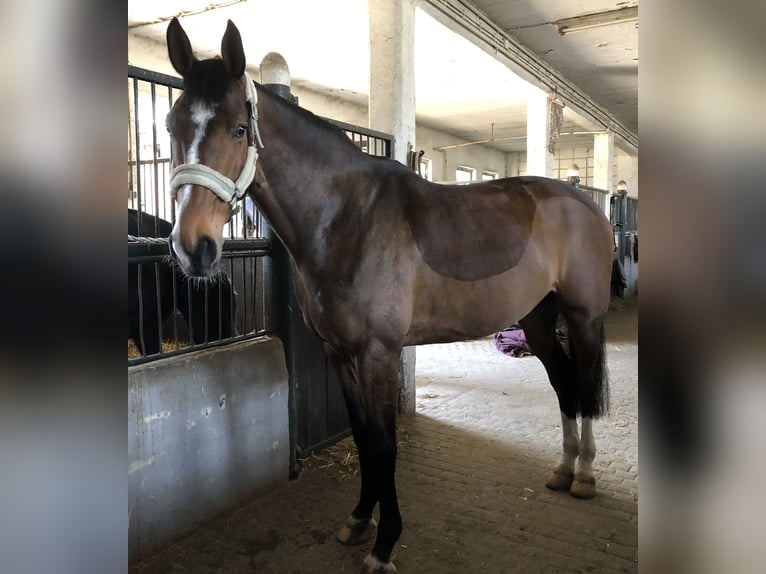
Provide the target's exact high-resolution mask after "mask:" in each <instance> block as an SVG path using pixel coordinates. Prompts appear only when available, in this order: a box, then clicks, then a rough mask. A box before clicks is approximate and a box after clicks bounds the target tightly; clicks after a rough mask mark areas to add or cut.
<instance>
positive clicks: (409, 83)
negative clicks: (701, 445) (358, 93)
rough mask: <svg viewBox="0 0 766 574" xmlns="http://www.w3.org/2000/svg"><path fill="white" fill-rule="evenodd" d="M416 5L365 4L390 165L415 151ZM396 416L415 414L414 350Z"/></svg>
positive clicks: (374, 103)
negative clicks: (391, 145)
mask: <svg viewBox="0 0 766 574" xmlns="http://www.w3.org/2000/svg"><path fill="white" fill-rule="evenodd" d="M415 1H416V0H368V2H367V6H368V12H369V18H370V100H369V109H370V128H371V129H374V130H378V131H381V132H386V133H390V134H393V136H394V159H396V160H397V161H400V162H401V163H403V164H405V165H406V164H407V150H408V149H409V144H412V145H413V146H414V145H415ZM399 412H400V413H414V412H415V347H405V349H404V351H403V352H402V358H401V363H400V369H399Z"/></svg>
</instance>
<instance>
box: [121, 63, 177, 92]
mask: <svg viewBox="0 0 766 574" xmlns="http://www.w3.org/2000/svg"><path fill="white" fill-rule="evenodd" d="M128 77H129V78H138V79H139V80H144V81H145V82H156V83H157V84H162V85H164V86H172V87H174V88H177V89H179V90H183V88H184V82H183V80H182V79H181V78H178V77H176V76H169V75H167V74H161V73H160V72H154V71H152V70H146V69H144V68H139V67H137V66H131V65H128Z"/></svg>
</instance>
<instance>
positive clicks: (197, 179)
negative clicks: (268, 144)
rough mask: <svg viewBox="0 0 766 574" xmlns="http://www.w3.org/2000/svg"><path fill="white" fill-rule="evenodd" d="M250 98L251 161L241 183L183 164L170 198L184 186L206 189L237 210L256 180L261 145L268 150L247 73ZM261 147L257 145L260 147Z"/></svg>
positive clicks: (173, 177)
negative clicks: (238, 202)
mask: <svg viewBox="0 0 766 574" xmlns="http://www.w3.org/2000/svg"><path fill="white" fill-rule="evenodd" d="M245 83H246V86H247V87H246V88H245V89H246V94H247V95H246V99H247V102H248V103H249V104H250V144H249V145H248V146H247V159H246V160H245V166H244V167H243V168H242V173H241V174H240V176H239V177H238V178H237V181H232V180H231V179H229V178H228V177H226V176H225V175H223V174H222V173H221V172H219V171H216V170H214V169H213V168H211V167H208V166H206V165H202V164H201V163H182V164H181V165H178V166H176V167H175V168H174V169H173V171H171V172H170V197H171V198H173V199H175V198H176V196H177V195H178V188H180V187H181V186H183V185H187V184H191V185H200V186H202V187H206V188H207V189H209V190H210V191H212V192H213V193H214V194H216V195H217V196H218V197H220V198H221V200H223V201H225V202H226V203H228V204H230V205H231V206H232V209H234V206H235V204H236V203H237V201H239V200H240V199H242V198H243V197H244V195H245V192H246V191H247V188H248V187H250V184H251V183H252V182H253V178H254V177H255V163H256V162H257V161H258V148H257V145H260V146H261V147H264V145H263V141H261V134H260V132H259V131H258V91H257V90H256V88H255V84H254V83H253V80H252V79H251V78H250V76H249V75H248V73H247V72H245ZM256 144H257V145H256Z"/></svg>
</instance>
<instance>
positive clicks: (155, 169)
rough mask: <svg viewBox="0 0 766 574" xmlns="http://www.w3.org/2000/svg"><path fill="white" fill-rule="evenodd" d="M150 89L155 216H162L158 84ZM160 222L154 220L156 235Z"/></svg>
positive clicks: (153, 84) (152, 84) (150, 86)
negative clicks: (158, 145) (158, 159)
mask: <svg viewBox="0 0 766 574" xmlns="http://www.w3.org/2000/svg"><path fill="white" fill-rule="evenodd" d="M149 89H150V92H151V96H152V176H153V177H152V181H153V183H154V214H155V215H156V216H157V217H159V215H160V198H159V195H160V190H159V184H160V173H159V166H158V165H157V84H155V83H154V82H150V83H149ZM159 227H160V222H159V221H158V220H157V218H156V217H155V219H154V235H155V237H156V236H157V235H159V231H160V230H159Z"/></svg>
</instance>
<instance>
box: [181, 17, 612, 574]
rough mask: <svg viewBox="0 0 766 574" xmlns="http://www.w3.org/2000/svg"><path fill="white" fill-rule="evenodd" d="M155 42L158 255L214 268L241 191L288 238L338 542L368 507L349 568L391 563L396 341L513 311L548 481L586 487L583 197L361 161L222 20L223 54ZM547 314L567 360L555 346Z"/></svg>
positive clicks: (592, 258) (480, 331)
mask: <svg viewBox="0 0 766 574" xmlns="http://www.w3.org/2000/svg"><path fill="white" fill-rule="evenodd" d="M167 41H168V53H169V56H170V61H171V63H172V64H173V67H174V68H175V69H176V71H177V72H178V73H179V74H180V75H181V76H182V77H183V81H184V93H183V95H182V96H181V97H180V98H179V99H178V100H177V101H176V102H175V105H174V106H173V109H172V110H171V111H170V113H169V114H168V118H167V127H168V130H169V131H170V133H171V137H172V140H173V158H172V163H173V166H174V170H173V175H172V176H171V177H172V179H171V188H172V189H173V190H175V193H176V194H177V196H176V200H177V213H178V217H177V219H176V222H175V226H174V228H173V233H172V234H171V236H170V241H171V251H172V252H173V254H174V256H175V257H176V260H177V261H178V262H179V265H180V266H181V268H182V269H183V271H184V272H185V273H186V274H187V275H189V276H193V277H209V276H212V275H214V274H215V273H216V272H217V270H218V267H219V265H220V258H221V245H222V241H223V239H222V232H221V230H222V228H223V225H224V223H225V222H226V221H227V220H228V218H229V216H230V213H231V211H232V209H233V207H234V206H235V205H236V202H237V200H238V199H241V198H242V196H243V194H244V193H245V192H246V193H247V194H248V195H249V196H250V197H251V198H252V199H253V201H254V202H255V204H256V205H257V206H258V207H259V208H260V210H261V212H262V213H263V215H264V216H265V218H266V220H267V221H268V223H269V225H270V226H271V227H272V228H273V229H274V231H275V233H276V234H277V235H278V236H279V238H280V239H281V240H282V242H283V243H284V244H285V246H286V248H287V250H288V251H289V253H290V257H291V261H292V266H293V274H294V283H295V289H296V294H297V296H298V300H299V302H300V306H301V310H302V312H303V316H304V319H305V321H306V324H307V325H309V327H310V328H312V329H313V330H314V331H315V332H316V333H317V334H318V335H319V337H321V338H322V340H323V341H324V344H325V350H326V353H327V355H328V357H329V358H330V359H331V360H332V361H333V363H334V365H335V367H336V369H337V372H338V376H339V379H340V382H341V385H342V388H343V393H344V396H345V399H346V405H347V407H348V413H349V419H350V421H351V427H352V430H353V434H354V441H355V443H356V446H357V449H358V451H359V463H360V469H361V493H360V497H359V502H358V504H357V505H356V507H355V508H354V510H353V511H352V512H351V515H350V517H349V518H348V519H347V521H346V523H345V525H344V526H343V527H342V528H341V530H340V534H339V539H340V540H341V542H343V543H346V544H356V543H360V542H363V541H365V540H367V539H368V538H369V537H370V536H371V534H372V532H373V531H374V529H375V528H376V526H377V525H376V523H375V521H374V520H373V517H372V512H373V509H374V507H375V506H376V505H377V504H380V525H379V526H377V538H376V540H375V544H374V546H373V548H372V551H371V553H370V554H369V555H368V556H367V558H366V559H365V561H364V564H363V566H362V572H363V573H367V574H369V573H383V572H392V571H394V570H395V568H394V566H393V564H392V563H391V551H392V549H393V547H394V544H395V543H396V541H397V539H398V538H399V535H400V533H401V530H402V520H401V517H400V514H399V507H398V503H397V497H396V486H395V465H396V414H397V413H396V409H397V374H398V370H399V356H400V353H401V351H402V347H403V346H405V345H419V344H423V343H435V342H447V341H457V340H464V339H469V338H476V337H482V336H486V335H489V334H491V333H494V332H496V331H499V330H501V329H503V328H504V327H506V326H507V325H510V324H512V323H514V322H516V321H519V322H520V323H521V325H522V327H523V328H524V331H525V332H526V333H527V340H528V343H529V345H530V347H531V348H532V349H533V351H534V353H535V354H536V355H537V357H539V358H540V360H541V361H542V362H543V364H544V365H545V368H546V370H547V373H548V376H549V378H550V381H551V384H552V385H553V388H554V389H555V391H556V394H557V397H558V401H559V405H560V408H561V421H562V426H563V435H564V438H563V453H562V455H561V459H560V461H559V463H558V465H556V466H555V468H554V469H553V472H552V473H551V475H550V477H549V479H548V482H547V485H548V487H550V488H553V489H561V490H568V491H569V492H571V494H573V495H574V496H578V497H583V498H588V497H591V496H593V495H594V494H595V492H596V491H595V480H594V476H593V469H592V462H593V459H594V456H595V453H596V448H595V443H594V440H593V432H592V420H593V419H594V418H596V417H599V416H601V415H603V414H604V413H605V412H606V410H607V402H608V400H607V381H606V370H605V355H604V326H603V323H604V317H605V315H606V312H607V309H608V306H609V283H610V272H611V265H612V228H611V227H610V225H609V222H608V221H607V219H606V218H605V217H604V214H603V213H601V212H600V211H599V209H598V207H597V206H596V205H595V203H593V201H592V200H590V199H589V198H588V197H587V196H585V195H584V194H583V193H582V192H580V191H578V190H576V189H575V188H573V187H572V186H570V185H568V184H566V183H563V182H560V181H556V180H553V179H547V178H542V177H515V178H508V179H502V180H495V181H489V182H481V183H476V184H473V185H466V186H448V185H438V184H433V183H430V182H428V181H426V180H424V179H422V178H420V177H418V176H417V175H416V174H414V173H413V172H412V171H411V170H409V169H408V168H406V167H405V166H404V165H402V164H401V163H398V162H396V161H391V160H388V159H383V158H377V157H372V156H369V155H366V154H365V153H363V152H361V151H360V150H359V149H358V148H357V147H356V146H355V145H354V144H353V143H352V142H351V141H349V139H348V138H347V137H346V136H345V135H344V134H343V133H342V132H341V131H340V130H338V129H337V128H334V127H333V126H331V125H329V124H328V123H327V122H324V121H322V120H321V119H319V118H317V117H316V116H314V115H313V114H311V113H310V112H307V111H305V110H303V109H301V108H299V107H297V106H295V105H293V104H291V103H289V102H287V101H285V100H283V99H281V98H279V97H278V96H276V95H273V94H271V93H269V91H268V90H266V89H264V88H263V87H262V86H261V85H259V84H257V83H255V82H252V80H251V79H250V78H249V76H248V74H247V73H246V72H245V54H244V52H243V49H242V40H241V37H240V34H239V31H238V30H237V28H236V27H235V26H234V24H233V23H232V22H231V21H229V24H228V27H227V29H226V33H225V34H224V36H223V41H222V43H221V58H215V59H209V60H202V61H200V60H197V59H196V57H195V56H194V54H193V52H192V48H191V44H190V42H189V39H188V37H187V36H186V33H185V32H184V31H183V29H182V28H181V26H180V24H179V23H178V20H176V19H173V20H172V21H171V23H170V25H169V26H168V30H167ZM211 173H212V174H215V177H214V178H212V179H210V178H208V176H207V175H203V174H211ZM250 173H252V174H253V176H252V177H250V176H249V175H248V177H245V174H250ZM235 178H236V183H234V182H233V181H232V180H234V179H235ZM221 181H227V182H229V183H228V184H226V185H222V184H221V183H220V182H221ZM498 230H501V231H500V232H498ZM559 314H561V315H562V316H563V317H564V318H565V320H566V322H567V324H568V327H569V336H570V341H571V358H570V355H569V354H567V353H565V352H564V350H563V349H562V347H561V345H560V344H559V343H558V341H557V337H556V319H557V316H558V315H559ZM578 416H579V417H581V418H582V426H581V427H579V425H578V420H577V417H578ZM578 431H581V436H580V433H579V432H578Z"/></svg>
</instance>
